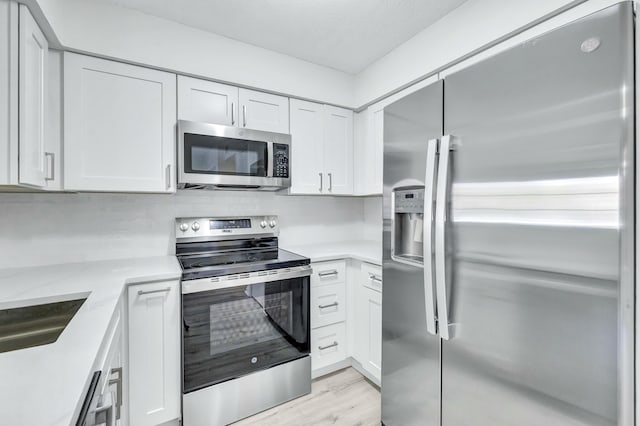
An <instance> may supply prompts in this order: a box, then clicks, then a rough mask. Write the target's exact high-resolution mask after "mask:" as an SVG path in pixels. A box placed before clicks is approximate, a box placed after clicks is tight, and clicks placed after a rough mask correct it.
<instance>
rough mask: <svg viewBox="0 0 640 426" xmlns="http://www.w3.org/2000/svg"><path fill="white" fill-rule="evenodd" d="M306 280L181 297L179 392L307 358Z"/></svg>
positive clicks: (308, 296)
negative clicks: (182, 368)
mask: <svg viewBox="0 0 640 426" xmlns="http://www.w3.org/2000/svg"><path fill="white" fill-rule="evenodd" d="M309 286H310V279H309V277H308V276H304V277H298V278H293V279H283V280H278V281H271V282H263V283H257V284H250V285H241V286H237V287H230V288H222V289H215V290H209V291H204V292H199V293H190V294H184V295H183V296H182V306H183V327H184V329H183V363H184V374H183V391H184V393H188V392H192V391H195V390H198V389H201V388H204V387H206V386H210V385H213V384H216V383H220V382H223V381H225V380H230V379H234V378H237V377H240V376H243V375H246V374H250V373H252V372H254V371H257V370H262V369H265V368H269V367H273V366H275V365H278V364H282V363H284V362H288V361H292V360H294V359H297V358H300V357H303V356H306V355H308V354H309V345H310V342H309V336H310V324H309V303H310V300H309V298H310V294H309V291H310V290H309Z"/></svg>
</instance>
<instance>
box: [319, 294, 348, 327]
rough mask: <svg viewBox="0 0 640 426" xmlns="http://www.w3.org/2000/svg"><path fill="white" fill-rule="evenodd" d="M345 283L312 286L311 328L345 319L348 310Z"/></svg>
mask: <svg viewBox="0 0 640 426" xmlns="http://www.w3.org/2000/svg"><path fill="white" fill-rule="evenodd" d="M346 307H347V306H346V289H345V284H344V283H338V284H327V285H322V286H318V287H312V288H311V328H318V327H322V326H325V325H329V324H334V323H337V322H341V321H344V320H345V319H346V318H347V312H346Z"/></svg>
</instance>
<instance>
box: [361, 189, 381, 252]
mask: <svg viewBox="0 0 640 426" xmlns="http://www.w3.org/2000/svg"><path fill="white" fill-rule="evenodd" d="M363 200H364V206H363V207H364V229H363V233H364V239H365V240H369V241H375V242H377V243H379V244H382V196H381V195H380V196H376V197H367V198H364V199H363Z"/></svg>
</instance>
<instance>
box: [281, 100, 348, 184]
mask: <svg viewBox="0 0 640 426" xmlns="http://www.w3.org/2000/svg"><path fill="white" fill-rule="evenodd" d="M291 138H292V141H291V152H292V154H291V164H292V166H291V189H290V193H291V194H324V195H332V194H333V195H351V194H352V193H353V112H352V111H351V110H348V109H344V108H337V107H333V106H329V105H321V104H317V103H313V102H307V101H300V100H297V99H292V100H291Z"/></svg>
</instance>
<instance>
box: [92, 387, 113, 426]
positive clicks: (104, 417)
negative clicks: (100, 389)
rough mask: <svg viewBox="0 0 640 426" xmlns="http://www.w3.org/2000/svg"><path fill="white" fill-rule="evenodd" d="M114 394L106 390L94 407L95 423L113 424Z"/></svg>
mask: <svg viewBox="0 0 640 426" xmlns="http://www.w3.org/2000/svg"><path fill="white" fill-rule="evenodd" d="M113 400H114V396H113V392H107V393H106V394H105V395H104V396H103V399H102V402H101V404H100V405H99V406H98V407H96V410H95V420H96V423H95V424H97V425H100V424H104V425H105V426H115V424H116V422H115V420H116V419H115V416H114V415H113V409H114V404H113Z"/></svg>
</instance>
